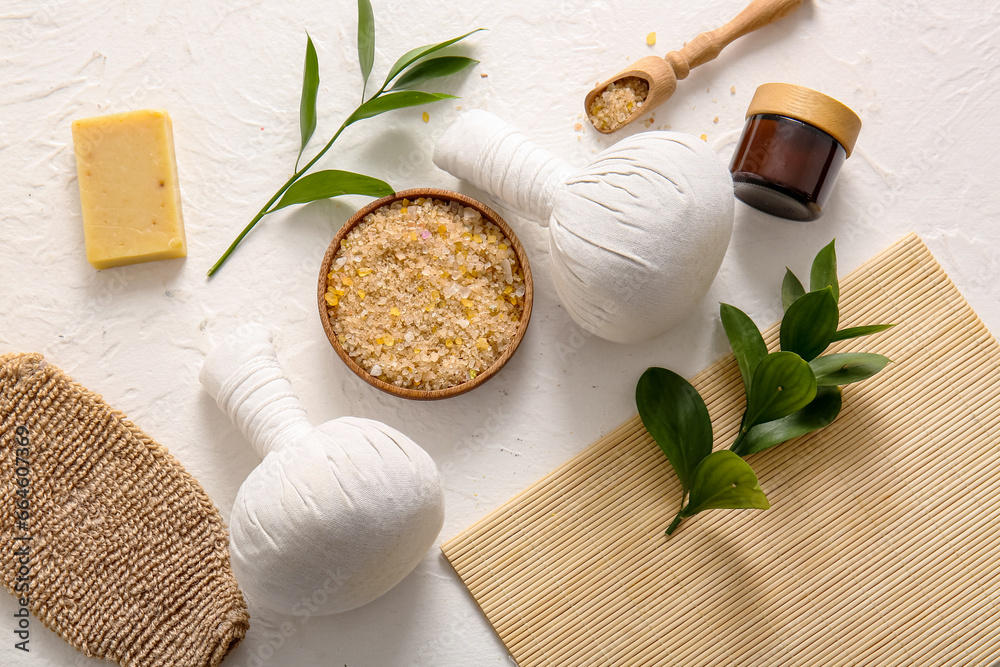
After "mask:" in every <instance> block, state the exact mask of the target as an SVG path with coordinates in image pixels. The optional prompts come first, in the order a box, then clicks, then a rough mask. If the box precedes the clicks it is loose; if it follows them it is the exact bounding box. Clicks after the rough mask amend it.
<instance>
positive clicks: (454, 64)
mask: <svg viewBox="0 0 1000 667" xmlns="http://www.w3.org/2000/svg"><path fill="white" fill-rule="evenodd" d="M478 62H479V61H478V60H473V59H472V58H466V57H464V56H442V57H440V58H431V59H430V60H425V61H423V62H422V63H417V64H416V65H414V66H413V67H411V68H410V69H408V70H406V72H405V73H404V74H403V76H401V77H399V80H398V81H396V83H395V85H393V87H392V88H390V89H389V90H400V89H402V88H412V87H414V86H416V85H418V84H421V83H424V82H426V81H430V80H431V79H438V78H441V77H443V76H449V75H451V74H456V73H458V72H461V71H462V70H463V69H465V68H466V67H470V66H472V65H475V64H476V63H478Z"/></svg>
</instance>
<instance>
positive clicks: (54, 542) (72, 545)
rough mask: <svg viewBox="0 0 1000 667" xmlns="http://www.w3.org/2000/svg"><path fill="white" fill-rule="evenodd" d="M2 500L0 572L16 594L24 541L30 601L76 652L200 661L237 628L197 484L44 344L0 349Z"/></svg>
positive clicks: (240, 632)
mask: <svg viewBox="0 0 1000 667" xmlns="http://www.w3.org/2000/svg"><path fill="white" fill-rule="evenodd" d="M18 426H23V427H25V428H26V429H27V431H28V438H29V440H30V444H29V447H28V451H27V454H28V456H27V460H28V467H29V469H30V474H29V480H30V485H29V486H28V487H26V490H27V491H28V499H29V507H28V509H27V511H28V513H29V517H28V521H27V526H24V525H19V524H18V522H17V519H16V515H15V508H16V504H15V503H16V501H17V500H19V499H21V500H23V495H22V496H18V495H17V493H16V492H17V490H18V489H21V488H24V487H21V486H19V485H18V474H17V466H18V465H23V463H24V457H22V458H21V460H20V461H18V460H17V457H16V450H17V448H18V446H19V445H18V444H17V441H16V432H17V428H18ZM21 453H22V454H23V453H24V452H23V450H22V452H21ZM20 472H21V473H23V472H24V469H23V468H22V469H21V470H20ZM0 503H2V506H0V540H2V544H3V556H2V558H0V571H2V574H3V582H4V585H6V586H7V588H8V589H9V590H10V591H11V592H12V593H14V595H15V597H19V598H20V597H22V596H23V595H24V593H21V592H15V588H14V587H15V583H16V578H17V567H18V564H17V562H16V559H15V558H14V557H12V556H11V555H10V554H11V553H13V551H14V550H15V549H17V548H20V547H21V546H22V545H24V544H28V545H29V549H30V554H31V558H30V567H31V575H30V588H29V591H28V595H29V605H28V606H29V609H30V610H31V612H32V613H33V614H34V615H35V616H37V617H38V618H39V619H40V620H41V621H42V623H44V624H45V625H46V626H48V627H49V628H51V629H52V630H54V631H55V632H56V633H58V634H59V635H60V636H61V637H63V638H64V639H65V640H66V641H68V642H69V643H70V644H72V645H73V646H75V647H76V648H77V649H79V650H80V651H82V652H83V653H85V654H87V655H89V656H96V657H101V658H106V659H109V660H113V661H115V662H117V663H119V664H120V665H123V666H128V667H133V666H135V667H138V666H150V665H172V666H188V665H190V666H198V667H200V666H203V665H218V664H219V663H220V662H221V661H222V659H223V658H224V657H225V656H226V654H227V653H229V651H230V650H231V649H232V648H233V647H234V646H236V644H238V643H239V641H240V640H241V639H242V638H243V637H244V636H245V635H246V631H247V628H248V625H249V615H248V614H247V606H246V602H245V600H244V599H243V595H242V593H241V592H240V589H239V587H238V585H237V583H236V579H235V577H234V576H233V573H232V570H231V569H230V565H229V537H228V534H227V531H226V527H225V525H224V524H223V522H222V517H220V516H219V512H218V510H217V509H216V508H215V506H214V505H213V504H212V501H211V500H209V498H208V496H207V495H206V494H205V492H204V490H203V489H202V488H201V486H200V485H199V484H198V482H197V481H196V480H195V479H194V478H193V477H191V475H189V474H188V473H187V472H186V471H185V470H184V468H183V467H182V466H181V465H180V463H178V462H177V460H176V459H174V457H173V456H171V455H170V454H169V452H167V450H166V449H165V448H164V447H162V446H160V445H158V444H157V443H156V442H154V441H153V440H151V439H150V438H149V437H148V436H146V435H145V434H144V433H142V432H141V431H140V430H139V429H138V428H136V427H135V426H134V425H132V424H131V423H130V422H129V421H128V420H127V419H125V417H124V415H122V414H121V413H120V412H117V411H115V410H113V409H111V408H110V407H109V406H108V405H107V404H106V403H105V402H104V401H103V400H102V399H101V397H100V396H98V395H96V394H93V393H91V392H89V391H87V390H86V389H85V388H83V387H82V386H80V385H79V384H77V383H75V382H73V381H72V380H70V379H69V378H68V377H67V376H66V375H65V374H64V373H62V371H60V370H59V369H57V368H55V367H54V366H51V365H49V364H47V363H46V362H45V361H44V360H43V359H42V357H41V355H37V354H32V355H6V356H2V357H0ZM24 536H29V537H30V541H27V542H25V541H24V540H19V539H17V538H19V537H24Z"/></svg>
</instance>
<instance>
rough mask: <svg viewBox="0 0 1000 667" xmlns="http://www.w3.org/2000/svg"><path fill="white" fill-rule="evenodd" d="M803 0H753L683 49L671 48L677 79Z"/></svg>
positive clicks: (771, 21)
mask: <svg viewBox="0 0 1000 667" xmlns="http://www.w3.org/2000/svg"><path fill="white" fill-rule="evenodd" d="M802 2H803V0H754V1H753V2H751V3H750V4H749V5H747V7H746V8H745V9H744V10H743V11H742V12H740V13H739V14H737V15H736V18H734V19H733V20H732V21H730V22H729V23H727V24H726V25H724V26H722V27H721V28H718V29H716V30H712V31H710V32H703V33H701V34H700V35H698V36H697V37H695V38H694V39H692V40H691V41H690V42H688V44H687V46H685V47H684V48H683V49H681V50H680V51H671V52H670V53H668V54H667V55H666V56H665V58H666V60H667V62H668V63H670V66H671V67H673V69H674V74H675V75H676V76H677V78H678V79H684V78H686V77H687V75H688V74H689V73H690V71H691V70H692V69H694V68H695V67H697V66H698V65H703V64H705V63H707V62H708V61H710V60H714V59H715V58H716V57H717V56H718V55H719V53H721V52H722V49H724V48H726V47H727V46H729V44H731V43H732V42H733V41H734V40H737V39H739V38H740V37H742V36H743V35H746V34H748V33H751V32H753V31H754V30H758V29H760V28H763V27H764V26H766V25H770V24H771V23H774V22H775V21H778V20H780V19H783V18H785V17H786V16H788V15H789V14H794V13H795V12H796V11H797V10H798V8H799V7H801V6H802Z"/></svg>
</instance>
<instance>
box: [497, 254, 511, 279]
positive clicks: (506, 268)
mask: <svg viewBox="0 0 1000 667" xmlns="http://www.w3.org/2000/svg"><path fill="white" fill-rule="evenodd" d="M500 267H501V268H502V269H503V279H504V280H506V281H507V282H509V283H512V282H514V272H513V271H512V270H511V268H510V260H509V259H507V258H506V257H504V258H503V259H502V260H500Z"/></svg>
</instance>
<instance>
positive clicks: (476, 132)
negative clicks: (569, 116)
mask: <svg viewBox="0 0 1000 667" xmlns="http://www.w3.org/2000/svg"><path fill="white" fill-rule="evenodd" d="M434 164H436V165H437V166H438V167H440V168H441V169H444V170H445V171H447V172H448V173H450V174H451V175H452V176H457V177H458V178H460V179H462V180H464V181H468V182H469V183H472V184H473V185H475V186H476V187H477V188H479V189H481V190H484V191H486V192H488V193H489V194H491V195H493V196H494V197H498V198H500V199H501V200H503V201H504V202H506V203H507V204H508V205H509V206H511V207H513V208H514V209H516V210H517V211H518V212H519V213H521V214H523V215H525V216H526V217H530V218H533V219H535V220H538V221H539V222H540V223H541V224H542V225H543V226H547V225H548V221H549V217H551V215H552V207H553V204H554V202H555V195H556V192H558V190H559V189H560V188H561V187H562V186H563V185H565V183H566V179H567V178H568V177H569V176H570V174H572V173H573V171H574V170H573V168H572V167H571V166H570V165H569V164H567V163H566V162H564V161H563V160H560V159H559V158H557V157H556V156H554V155H553V154H552V153H550V152H549V151H547V150H545V149H544V148H541V147H540V146H538V145H536V144H534V143H532V142H531V141H529V140H528V138H527V137H525V136H524V135H523V134H521V133H520V132H518V131H517V130H515V129H514V128H512V127H511V126H509V125H507V123H505V122H503V121H502V120H500V119H499V118H497V117H496V116H494V115H493V114H491V113H489V112H488V111H481V110H474V111H467V112H466V113H464V114H462V115H461V116H459V118H458V120H456V121H455V122H454V123H452V124H451V125H450V126H449V127H448V129H447V130H445V132H444V134H443V135H441V138H440V139H439V140H438V143H437V146H436V147H435V149H434Z"/></svg>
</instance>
